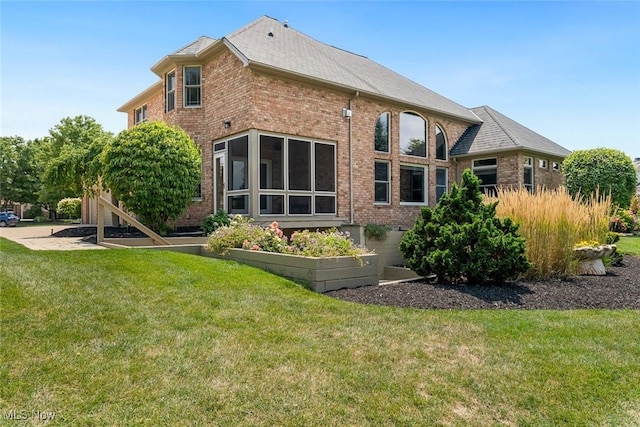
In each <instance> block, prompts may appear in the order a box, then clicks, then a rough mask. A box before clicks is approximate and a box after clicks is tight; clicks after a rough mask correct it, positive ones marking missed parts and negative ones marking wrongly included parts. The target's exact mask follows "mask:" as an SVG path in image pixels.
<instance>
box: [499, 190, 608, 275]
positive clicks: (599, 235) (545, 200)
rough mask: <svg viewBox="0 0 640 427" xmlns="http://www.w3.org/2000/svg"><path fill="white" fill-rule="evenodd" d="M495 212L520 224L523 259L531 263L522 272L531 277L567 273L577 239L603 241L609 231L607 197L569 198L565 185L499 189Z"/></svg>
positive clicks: (570, 271)
mask: <svg viewBox="0 0 640 427" xmlns="http://www.w3.org/2000/svg"><path fill="white" fill-rule="evenodd" d="M496 200H499V203H498V206H497V208H496V216H498V217H500V218H505V217H509V218H511V219H512V220H513V221H515V222H516V223H518V224H520V229H519V233H520V235H522V236H523V237H524V238H525V239H526V241H527V243H526V246H527V249H526V255H527V259H528V260H529V262H531V264H532V265H533V266H532V268H531V269H530V270H529V271H528V272H527V273H526V274H525V276H526V277H527V278H531V279H534V278H535V279H548V278H551V277H563V276H569V275H572V274H574V273H575V269H576V266H577V263H576V260H575V259H574V257H573V249H574V246H575V245H576V244H577V243H578V242H580V241H597V242H600V243H605V242H606V237H607V233H608V231H609V215H610V213H611V199H610V198H609V197H598V195H595V196H592V197H590V198H586V197H582V198H580V197H577V198H573V197H571V195H570V194H569V193H568V191H567V189H566V188H565V187H560V188H556V189H553V190H549V189H545V188H541V187H540V188H538V189H537V191H536V192H535V193H534V194H532V193H530V192H529V191H527V190H526V189H524V188H518V189H509V188H504V189H501V190H500V191H499V197H498V198H497V199H495V198H494V199H491V201H496Z"/></svg>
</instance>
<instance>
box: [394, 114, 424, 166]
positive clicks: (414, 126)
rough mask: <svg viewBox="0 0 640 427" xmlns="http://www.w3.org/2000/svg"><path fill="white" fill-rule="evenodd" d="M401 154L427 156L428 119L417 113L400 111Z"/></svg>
mask: <svg viewBox="0 0 640 427" xmlns="http://www.w3.org/2000/svg"><path fill="white" fill-rule="evenodd" d="M400 154H404V155H407V156H417V157H427V121H426V120H425V119H423V118H422V117H420V116H419V115H418V114H416V113H412V112H403V113H400Z"/></svg>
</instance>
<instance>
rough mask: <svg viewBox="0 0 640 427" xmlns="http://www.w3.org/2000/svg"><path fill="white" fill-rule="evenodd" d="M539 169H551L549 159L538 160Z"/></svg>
mask: <svg viewBox="0 0 640 427" xmlns="http://www.w3.org/2000/svg"><path fill="white" fill-rule="evenodd" d="M538 167H539V168H540V169H549V161H548V160H547V159H538Z"/></svg>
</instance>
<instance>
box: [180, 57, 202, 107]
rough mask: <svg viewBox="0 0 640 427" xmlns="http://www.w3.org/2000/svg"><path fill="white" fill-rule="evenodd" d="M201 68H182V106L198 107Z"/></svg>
mask: <svg viewBox="0 0 640 427" xmlns="http://www.w3.org/2000/svg"><path fill="white" fill-rule="evenodd" d="M200 72H201V67H200V66H195V67H184V106H185V107H199V106H200V102H201V100H200V97H201V90H202V89H201V76H200Z"/></svg>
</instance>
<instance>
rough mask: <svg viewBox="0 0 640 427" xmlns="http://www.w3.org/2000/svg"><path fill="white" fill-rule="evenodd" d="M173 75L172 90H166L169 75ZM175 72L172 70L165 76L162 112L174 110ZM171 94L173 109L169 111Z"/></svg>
mask: <svg viewBox="0 0 640 427" xmlns="http://www.w3.org/2000/svg"><path fill="white" fill-rule="evenodd" d="M170 74H173V78H174V83H173V89H171V90H169V89H168V83H169V75H170ZM175 80H176V70H175V69H173V70H171V71H169V72H168V73H167V74H165V83H164V89H165V96H164V112H165V113H168V112H170V111H174V110H175V109H176V86H177V84H176V81H175ZM170 93H172V94H173V107H172V108H171V109H169V94H170Z"/></svg>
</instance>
